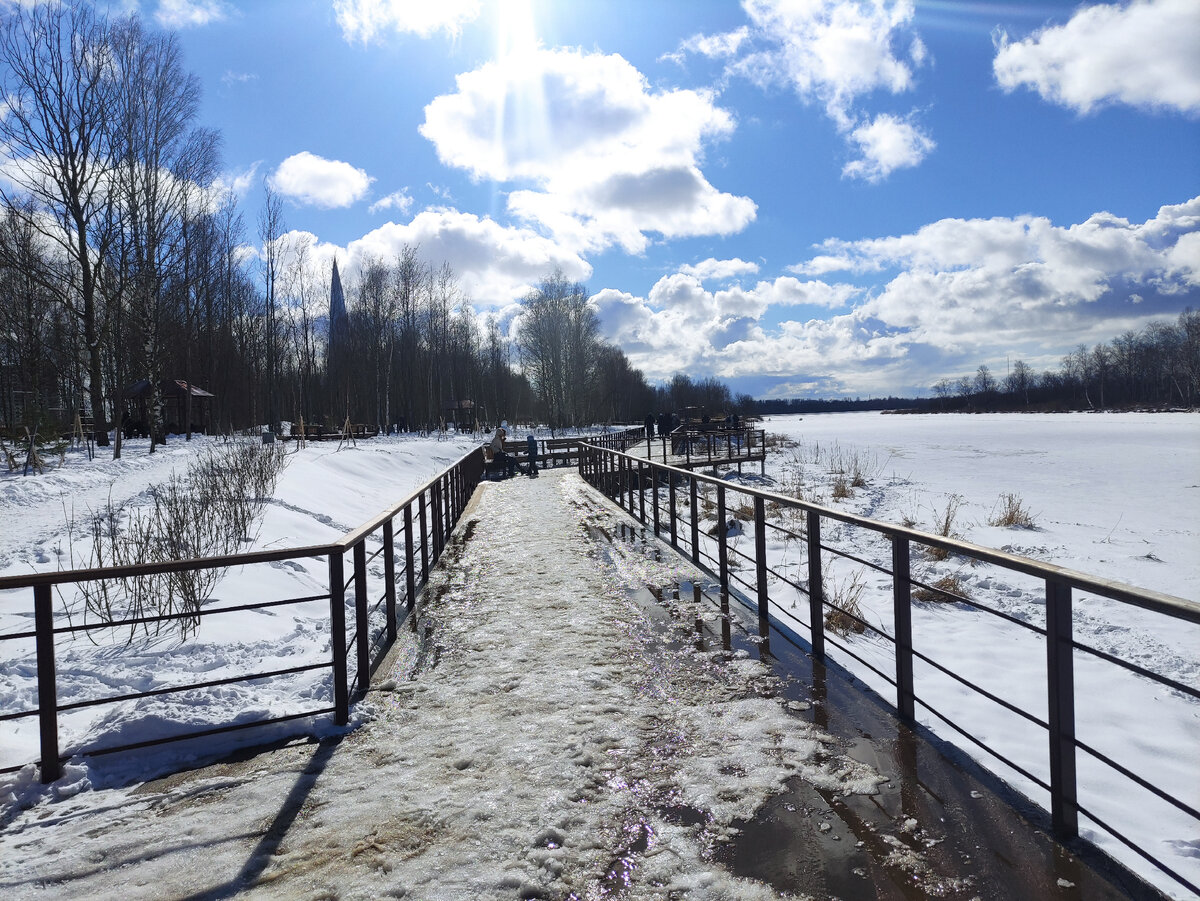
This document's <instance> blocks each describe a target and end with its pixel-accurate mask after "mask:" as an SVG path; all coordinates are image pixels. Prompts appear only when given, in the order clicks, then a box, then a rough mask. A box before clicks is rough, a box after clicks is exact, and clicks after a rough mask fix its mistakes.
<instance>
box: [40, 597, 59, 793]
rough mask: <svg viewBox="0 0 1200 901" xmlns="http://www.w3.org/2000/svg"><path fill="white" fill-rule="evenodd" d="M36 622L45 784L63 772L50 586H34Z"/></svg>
mask: <svg viewBox="0 0 1200 901" xmlns="http://www.w3.org/2000/svg"><path fill="white" fill-rule="evenodd" d="M33 622H34V629H35V631H36V632H37V640H36V644H37V685H38V726H39V729H40V731H41V745H42V759H41V762H40V764H39V765H40V768H41V773H42V784H43V785H49V784H50V783H51V782H54V781H55V780H56V779H58V777H59V776H61V775H62V764H60V763H59V761H58V673H57V667H56V666H55V662H54V606H53V598H52V594H51V587H50V586H49V585H34V586H33Z"/></svg>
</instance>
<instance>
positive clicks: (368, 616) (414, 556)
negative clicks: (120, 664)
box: [0, 449, 483, 783]
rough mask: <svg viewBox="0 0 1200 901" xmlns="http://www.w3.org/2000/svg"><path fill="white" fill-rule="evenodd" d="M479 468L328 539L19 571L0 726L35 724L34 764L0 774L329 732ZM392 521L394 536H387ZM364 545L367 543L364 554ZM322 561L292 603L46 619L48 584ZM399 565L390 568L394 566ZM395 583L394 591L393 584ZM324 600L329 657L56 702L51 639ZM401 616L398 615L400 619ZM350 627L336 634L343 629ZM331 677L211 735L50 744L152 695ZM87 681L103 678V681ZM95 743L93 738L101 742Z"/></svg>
mask: <svg viewBox="0 0 1200 901" xmlns="http://www.w3.org/2000/svg"><path fill="white" fill-rule="evenodd" d="M482 473H483V452H482V450H481V449H476V450H473V451H471V452H470V453H468V454H466V455H465V456H463V457H462V458H461V459H459V460H458V461H457V462H456V463H454V464H453V465H452V466H450V467H449V468H448V469H446V470H445V471H444V472H442V473H440V474H439V475H437V476H435V477H434V478H432V479H431V480H429V481H428V482H426V483H425V484H424V485H422V486H421V487H420V488H418V489H417V490H416V491H415V492H413V493H412V494H411V495H410V496H408V497H407V498H405V499H404V500H403V501H401V502H400V503H398V504H396V505H395V506H393V507H391V508H390V509H388V510H385V511H384V512H382V513H380V514H379V515H378V516H376V517H374V518H373V519H371V520H370V521H368V522H366V523H364V524H363V525H361V526H359V527H358V528H356V529H354V530H353V531H351V532H349V533H347V534H346V535H344V536H342V537H341V538H339V539H338V540H336V541H333V542H330V543H328V544H322V545H312V546H308V547H299V548H284V549H278V550H268V551H254V552H251V553H246V554H232V555H228V556H222V557H211V558H205V559H196V560H179V561H172V562H169V563H159V564H142V565H130V566H119V567H106V568H102V569H83V570H65V571H59V572H47V573H36V574H31V575H26V576H6V577H3V578H0V591H12V590H20V589H31V590H32V595H33V598H32V599H33V611H34V628H33V630H31V631H20V632H11V633H8V634H4V635H0V642H10V641H29V640H33V641H34V642H35V646H36V661H37V664H36V665H37V705H36V707H33V708H31V709H26V710H16V711H4V712H2V713H0V723H8V722H12V721H17V720H21V719H25V718H33V717H36V718H37V719H38V723H39V738H40V742H39V743H40V757H39V758H38V760H37V761H24V762H23V763H20V764H18V765H16V766H7V767H4V768H2V769H0V774H3V773H11V772H15V771H17V770H20V769H22V768H23V767H24V766H26V765H28V764H29V763H32V762H36V763H37V764H38V765H39V768H40V771H41V773H40V775H41V780H42V782H44V783H48V782H53V781H54V780H56V779H57V778H58V777H59V776H60V775H61V773H62V764H63V763H64V762H65V761H67V760H70V759H71V758H72V757H74V756H76V755H77V754H87V755H100V754H114V753H120V752H127V751H132V750H135V749H138V748H143V747H149V746H152V745H159V744H165V743H167V742H174V741H185V740H188V739H196V738H202V737H206V736H211V735H217V734H220V733H224V732H232V731H236V730H242V729H249V728H253V727H258V726H265V725H268V724H271V723H279V722H285V721H290V720H298V719H304V718H311V717H317V716H321V715H326V714H332V715H333V717H334V721H335V722H336V723H337V724H338V725H345V724H346V723H347V722H348V721H349V711H350V701H351V698H352V697H358V696H361V695H362V694H363V693H364V692H365V691H366V688H367V684H368V682H369V681H370V675H371V672H372V668H373V667H374V666H377V665H378V663H379V662H380V661H381V660H382V658H383V655H384V653H386V650H387V649H388V648H389V647H390V646H391V643H392V642H393V641H394V640H395V638H396V634H397V628H398V625H399V624H402V623H403V622H404V621H405V619H406V618H409V617H411V616H412V615H413V611H414V608H415V604H416V598H417V594H418V592H419V591H420V589H421V588H422V587H423V586H424V584H425V582H426V581H427V579H428V577H429V572H430V568H431V567H432V566H433V565H434V564H435V563H436V562H437V560H438V558H439V557H440V556H441V554H442V551H443V550H444V549H445V546H446V542H447V540H448V539H449V537H450V534H451V532H452V530H453V528H454V526H455V524H456V523H457V521H458V519H459V517H460V516H461V514H462V512H463V510H464V509H465V507H466V505H467V502H468V500H469V499H470V497H471V493H472V492H473V491H474V489H475V486H476V485H477V484H478V483H479V480H480V477H481V476H482ZM397 521H399V529H397ZM368 544H372V545H375V544H377V545H378V546H377V547H375V548H374V550H373V551H371V552H370V553H368ZM347 553H349V554H350V556H351V563H350V573H349V577H348V578H347V575H346V565H345V563H346V555H347ZM319 557H325V558H327V566H328V591H327V592H323V593H320V594H312V595H306V596H301V597H290V598H283V599H274V600H268V601H253V602H248V603H243V604H236V605H222V606H212V607H205V608H201V609H200V610H199V611H198V612H190V613H168V614H163V615H159V616H139V617H131V618H128V619H122V620H119V621H112V620H107V621H93V622H74V621H72V619H71V617H69V616H68V615H66V614H65V613H63V612H61V611H60V612H59V613H58V614H57V615H56V613H55V610H54V604H53V596H54V592H55V590H56V589H57V588H59V586H65V585H74V584H79V583H89V582H92V583H94V582H99V581H104V580H118V579H129V578H137V577H141V576H151V575H156V574H161V573H180V572H198V571H204V570H228V569H230V568H232V567H243V566H247V565H252V564H270V563H279V562H283V561H297V560H305V559H310V558H319ZM380 560H381V561H382V564H383V585H382V593H380V594H379V596H378V597H376V598H374V599H372V598H371V596H370V590H369V586H368V567H369V566H370V565H371V564H373V563H375V562H376V561H380ZM397 564H399V565H397ZM397 586H400V587H399V588H398V587H397ZM320 602H325V603H328V605H329V609H328V625H329V634H330V637H329V646H328V659H327V660H323V661H320V662H316V663H304V664H301V665H297V666H287V667H273V668H268V669H263V670H259V671H254V672H246V673H239V674H238V675H235V676H230V677H226V678H221V679H212V680H205V681H195V682H192V681H181V682H179V683H178V684H175V685H172V686H169V687H163V688H155V689H151V690H146V691H135V692H126V693H122V694H116V695H112V694H110V695H102V696H99V697H91V698H87V699H85V700H81V701H75V702H72V703H69V704H60V703H59V702H58V683H59V676H58V672H57V666H56V653H55V652H56V645H57V643H58V640H59V639H60V638H64V639H67V640H74V639H75V637H76V636H79V635H81V634H86V635H88V636H91V635H93V634H97V633H100V632H102V631H103V630H110V631H111V630H112V629H114V628H129V629H136V628H138V627H146V626H150V625H154V626H161V625H163V624H167V625H169V624H171V623H172V622H174V621H177V620H180V619H184V618H188V617H198V618H200V619H202V620H205V621H207V620H209V619H210V618H216V617H220V616H222V615H226V616H227V615H229V614H231V613H241V612H245V611H249V610H268V609H271V610H278V609H280V608H290V607H295V606H298V605H304V604H312V603H320ZM401 611H403V612H401ZM348 623H349V625H350V626H352V629H351V631H350V633H349V635H347V624H348ZM320 670H328V671H330V673H331V675H332V678H331V679H329V682H330V691H329V697H328V698H327V699H326V700H327V701H328V703H325V704H321V705H320V706H311V707H304V708H303V709H300V710H294V711H291V712H289V713H286V714H282V715H276V716H267V717H257V718H255V719H252V720H248V721H242V720H239V721H238V722H236V723H221V724H218V725H216V726H213V727H212V728H207V729H201V730H195V729H193V730H190V731H180V732H179V733H177V734H171V735H168V736H164V737H157V738H152V739H149V740H145V741H138V742H127V743H122V744H110V745H104V744H98V745H91V744H89V745H87V746H85V747H80V748H70V749H66V750H65V751H64V750H63V749H61V748H60V747H59V722H60V717H61V716H62V715H63V714H69V713H71V712H73V711H79V710H84V709H87V708H93V707H99V706H103V705H114V704H121V703H127V702H131V701H137V700H139V699H142V698H153V697H162V696H167V695H175V694H179V693H183V692H189V691H197V690H201V689H210V688H216V687H219V686H227V685H233V684H235V683H248V682H255V681H257V680H271V679H279V678H282V677H289V676H290V677H294V676H296V675H298V674H301V673H306V672H314V671H320ZM98 681H103V680H102V679H100V680H98ZM99 740H100V741H101V742H102V741H103V740H104V736H103V735H102V736H100V739H99Z"/></svg>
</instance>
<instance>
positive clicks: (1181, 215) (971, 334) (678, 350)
mask: <svg viewBox="0 0 1200 901" xmlns="http://www.w3.org/2000/svg"><path fill="white" fill-rule="evenodd" d="M817 250H818V251H819V253H818V254H816V255H815V256H814V257H813V259H812V260H810V261H809V262H808V263H804V264H799V265H797V266H795V267H792V268H793V271H795V272H797V273H799V274H802V275H804V274H808V275H814V276H818V277H815V278H792V277H787V276H784V277H780V278H776V279H773V280H760V281H758V282H757V283H756V284H754V285H753V286H743V285H740V284H738V285H732V286H729V287H726V288H723V289H721V290H718V291H709V290H707V289H705V287H704V285H703V284H702V283H701V281H700V278H699V277H698V275H699V274H702V273H703V268H704V264H698V265H697V267H695V270H699V272H697V271H695V270H693V271H688V272H683V271H680V272H676V273H673V274H671V275H669V276H665V277H664V278H662V279H660V280H659V281H658V282H657V283H656V284H655V285H654V286H653V287H652V288H651V290H650V291H649V292H647V294H646V296H645V297H637V296H634V295H631V294H627V293H623V292H619V291H614V290H611V289H609V290H604V291H600V292H598V293H597V294H596V295H595V296H594V297H593V298H592V303H593V304H594V305H595V307H596V310H597V312H598V314H599V315H600V319H601V328H602V331H603V333H604V334H605V336H606V337H609V338H610V339H611V340H614V341H616V342H617V343H619V344H620V345H621V346H622V347H623V348H624V349H625V350H626V352H627V353H628V354H629V356H630V359H631V361H632V362H633V363H634V365H636V366H638V367H640V368H642V369H643V370H644V371H645V372H646V373H647V375H649V376H651V377H654V378H667V377H669V376H670V375H671V374H672V373H674V372H675V371H678V370H683V371H687V372H690V373H692V374H694V375H716V376H718V377H721V378H727V379H743V378H754V379H755V380H756V383H757V384H759V385H762V384H764V380H771V379H774V380H779V382H780V383H781V384H783V383H786V384H789V385H803V384H808V385H819V386H820V390H822V391H823V392H825V393H836V392H838V391H849V392H850V393H863V392H868V391H879V392H887V391H896V390H920V389H921V388H922V386H928V385H930V384H932V382H933V381H934V380H936V379H937V378H938V377H940V376H942V375H945V373H946V371H947V368H948V367H953V366H956V365H960V364H964V363H965V365H967V366H968V368H972V369H973V368H974V367H975V366H977V365H978V364H979V363H980V362H996V361H999V362H1001V363H1002V362H1003V360H1004V358H1005V357H1006V356H1007V355H1009V354H1012V355H1013V356H1014V357H1024V358H1026V359H1027V360H1029V361H1030V362H1031V363H1033V364H1034V365H1054V364H1056V363H1057V361H1058V359H1059V358H1060V357H1061V356H1062V355H1063V354H1064V353H1066V352H1068V351H1070V350H1071V349H1073V348H1074V347H1075V346H1076V345H1077V344H1079V343H1080V342H1085V343H1096V342H1098V341H1105V340H1109V339H1110V338H1111V337H1112V335H1113V334H1116V333H1118V332H1120V331H1123V330H1125V329H1128V328H1137V327H1139V326H1140V325H1141V324H1144V323H1145V322H1147V321H1148V320H1150V319H1153V318H1159V317H1162V316H1164V315H1174V314H1176V313H1178V311H1179V310H1181V309H1182V308H1183V307H1184V306H1187V305H1188V304H1195V303H1196V302H1197V301H1200V197H1197V198H1194V199H1192V200H1189V201H1187V202H1186V203H1182V204H1177V205H1171V206H1164V207H1162V208H1161V209H1160V210H1159V212H1158V214H1157V215H1156V216H1154V217H1153V218H1151V219H1149V220H1147V221H1145V222H1140V223H1138V222H1130V221H1129V220H1127V219H1125V218H1122V217H1119V216H1115V215H1113V214H1111V213H1107V212H1099V213H1096V214H1094V215H1092V216H1090V217H1089V218H1088V219H1087V220H1085V221H1083V222H1080V223H1076V224H1072V225H1065V226H1061V225H1055V224H1054V223H1052V222H1051V221H1050V220H1049V219H1046V218H1044V217H1037V216H1019V217H1013V218H993V219H944V220H940V221H938V222H933V223H930V224H929V225H926V226H924V227H923V228H921V229H919V230H917V231H916V232H913V233H911V234H906V235H899V236H892V237H883V238H872V239H867V240H862V241H836V240H830V241H826V242H825V243H824V244H822V245H820V247H818V248H817ZM838 270H840V271H845V272H850V273H855V274H857V275H861V276H866V277H868V280H869V281H872V282H874V283H873V284H871V285H870V286H869V287H860V286H856V285H852V284H847V283H842V282H831V281H827V280H825V279H824V278H822V277H819V276H822V275H824V274H826V273H830V272H833V271H838ZM820 308H824V309H828V310H834V311H836V312H835V314H834V315H832V316H828V315H821V313H820ZM806 317H807V318H806ZM1039 360H1041V361H1042V362H1040V363H1039V362H1038V361H1039ZM834 373H836V374H837V375H836V377H835V376H834ZM902 386H908V387H907V389H904V388H903V387H902Z"/></svg>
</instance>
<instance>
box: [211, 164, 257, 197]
mask: <svg viewBox="0 0 1200 901" xmlns="http://www.w3.org/2000/svg"><path fill="white" fill-rule="evenodd" d="M258 166H259V164H258V163H253V164H252V165H251V166H250V167H249V168H247V169H243V170H242V171H241V172H223V173H221V174H220V175H219V176H218V177H217V179H216V181H215V182H214V183H213V193H214V194H216V195H220V194H225V193H232V194H235V195H236V196H237V197H239V198H241V197H245V196H246V194H247V193H248V192H249V191H250V189H251V188H252V187H253V186H254V181H255V177H256V176H257V175H258Z"/></svg>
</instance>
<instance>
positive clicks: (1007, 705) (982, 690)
mask: <svg viewBox="0 0 1200 901" xmlns="http://www.w3.org/2000/svg"><path fill="white" fill-rule="evenodd" d="M912 653H913V656H914V657H916V658H918V659H919V660H924V661H925V662H926V663H928V664H929V665H930V666H932V667H933V668H934V669H935V670H937V671H938V672H940V673H944V674H945V675H947V676H949V677H950V678H951V679H953V680H955V681H956V682H961V683H962V684H963V685H965V686H967V688H969V689H971V690H972V691H973V692H975V693H977V694H981V695H983V696H984V697H985V698H987V699H988V700H989V701H994V702H995V703H997V704H999V705H1000V706H1001V707H1003V708H1004V709H1005V710H1009V711H1011V712H1012V713H1015V714H1017V716H1020V717H1024V718H1025V719H1027V720H1029V722H1031V723H1033V724H1034V725H1035V726H1041V727H1042V728H1043V729H1049V728H1050V724H1049V723H1047V722H1045V721H1044V720H1040V719H1038V718H1037V717H1036V716H1034V715H1033V714H1032V713H1029V712H1028V711H1025V710H1022V709H1021V708H1020V707H1017V706H1016V705H1015V704H1011V703H1009V702H1008V701H1006V700H1004V698H1002V697H1000V696H998V695H994V694H992V693H991V692H990V691H988V690H987V689H986V688H981V687H980V686H978V685H976V684H975V683H974V682H972V681H971V680H970V679H966V678H963V677H962V676H960V675H959V674H958V673H953V672H951V671H950V670H948V669H946V667H944V666H942V665H941V664H940V663H938V662H937V661H936V660H934V659H932V658H930V657H927V656H926V655H924V654H922V653H921V652H920V651H918V650H917V649H916V648H913V652H912Z"/></svg>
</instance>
